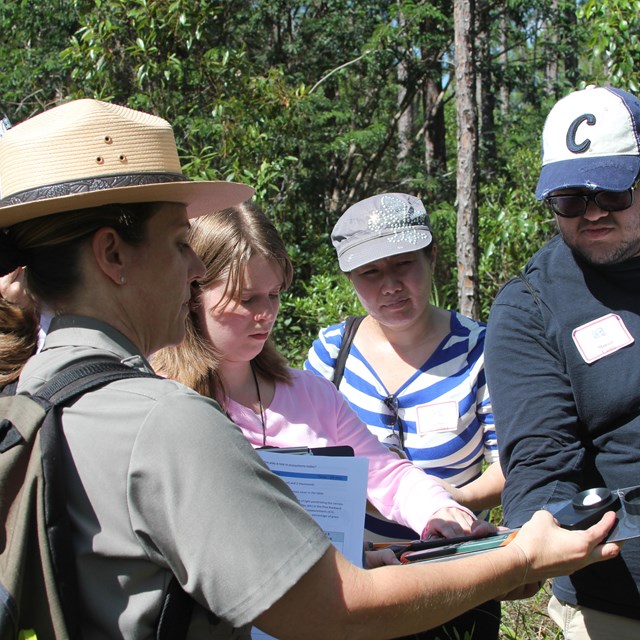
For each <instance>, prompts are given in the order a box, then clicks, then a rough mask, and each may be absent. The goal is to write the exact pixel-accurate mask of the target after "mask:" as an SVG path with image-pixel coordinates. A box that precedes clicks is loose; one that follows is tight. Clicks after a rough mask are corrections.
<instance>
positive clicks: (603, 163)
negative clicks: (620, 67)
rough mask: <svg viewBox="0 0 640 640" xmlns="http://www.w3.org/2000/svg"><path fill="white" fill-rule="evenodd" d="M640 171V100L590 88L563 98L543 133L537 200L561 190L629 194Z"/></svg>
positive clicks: (622, 92)
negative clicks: (579, 189) (587, 190)
mask: <svg viewBox="0 0 640 640" xmlns="http://www.w3.org/2000/svg"><path fill="white" fill-rule="evenodd" d="M639 172H640V100H639V99H638V98H636V96H634V95H632V94H631V93H629V92H628V91H623V90H622V89H614V88H613V87H593V86H591V87H587V88H586V89H582V90H580V91H575V92H573V93H570V94H569V95H568V96H566V97H564V98H562V99H561V100H559V101H558V102H557V103H556V105H555V106H554V107H553V109H551V111H550V112H549V115H548V116H547V119H546V122H545V125H544V129H543V132H542V170H541V172H540V177H539V179H538V186H537V188H536V198H537V199H538V200H542V199H544V198H546V197H547V196H548V195H549V194H550V193H551V192H553V191H557V190H559V189H572V188H582V189H584V188H586V189H592V190H604V191H626V190H627V189H629V188H630V187H631V186H632V185H633V183H634V182H635V180H636V178H637V176H638V173H639Z"/></svg>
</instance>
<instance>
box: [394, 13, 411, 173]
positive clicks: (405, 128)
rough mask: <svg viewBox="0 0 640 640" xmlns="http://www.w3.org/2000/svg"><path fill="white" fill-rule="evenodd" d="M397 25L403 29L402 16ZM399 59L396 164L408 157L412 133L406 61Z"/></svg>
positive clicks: (405, 52) (405, 53)
mask: <svg viewBox="0 0 640 640" xmlns="http://www.w3.org/2000/svg"><path fill="white" fill-rule="evenodd" d="M398 25H399V26H400V28H403V27H404V25H405V20H404V15H403V14H402V12H399V14H398ZM403 54H404V56H407V55H410V54H409V52H408V51H403ZM404 56H403V57H401V58H400V61H399V63H398V69H397V78H398V99H397V104H398V109H399V110H400V118H399V119H398V162H399V163H402V162H403V161H404V160H406V159H407V157H408V156H409V152H410V151H411V142H412V131H413V108H412V103H411V102H410V103H409V104H408V105H407V104H406V99H407V76H408V73H407V59H406V58H405V57H404Z"/></svg>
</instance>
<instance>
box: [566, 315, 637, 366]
mask: <svg viewBox="0 0 640 640" xmlns="http://www.w3.org/2000/svg"><path fill="white" fill-rule="evenodd" d="M572 336H573V341H574V342H575V344H576V347H578V351H579V352H580V355H581V356H582V359H583V360H584V361H585V362H586V363H587V364H590V363H592V362H595V361H596V360H600V358H604V356H608V355H609V354H610V353H613V352H614V351H618V350H619V349H622V347H626V346H627V345H629V344H633V342H634V340H633V336H632V335H631V334H630V333H629V330H628V329H627V327H625V325H624V322H623V321H622V318H621V317H620V316H619V315H618V314H616V313H609V314H607V315H606V316H602V318H597V319H596V320H592V321H591V322H587V324H583V325H582V326H580V327H576V328H575V329H574V330H573V334H572Z"/></svg>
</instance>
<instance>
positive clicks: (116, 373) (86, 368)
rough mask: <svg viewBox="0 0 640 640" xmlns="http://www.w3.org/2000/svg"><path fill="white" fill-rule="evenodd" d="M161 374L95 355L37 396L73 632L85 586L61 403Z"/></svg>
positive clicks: (48, 498) (50, 510) (50, 528)
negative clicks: (71, 514)
mask: <svg viewBox="0 0 640 640" xmlns="http://www.w3.org/2000/svg"><path fill="white" fill-rule="evenodd" d="M141 377H158V376H156V375H155V374H153V373H149V372H145V371H140V370H137V369H133V368H131V367H128V366H126V365H124V364H122V363H121V362H119V361H118V360H115V359H104V358H92V359H90V360H85V361H81V362H79V363H75V364H74V365H72V366H70V367H68V368H66V369H63V370H62V371H60V372H59V373H58V374H56V375H55V376H54V377H53V378H52V379H51V380H50V381H49V382H48V383H46V384H45V385H44V386H43V387H41V389H40V390H39V391H38V392H37V393H36V394H34V395H33V396H32V397H33V399H34V400H36V401H37V402H39V403H40V404H42V405H43V407H44V408H45V409H46V410H47V414H46V416H45V419H44V421H43V424H42V427H41V429H40V447H41V451H42V471H43V477H44V504H45V520H46V531H47V537H48V543H49V549H50V550H51V560H52V564H53V569H54V573H55V576H56V582H57V584H58V592H59V595H60V601H61V604H62V610H63V612H64V616H65V622H66V625H67V628H68V631H69V637H70V638H71V639H72V640H73V639H74V638H76V639H77V638H80V637H81V636H80V619H79V618H80V616H79V615H78V602H79V595H80V594H79V587H78V583H77V576H76V564H75V557H74V553H73V548H72V545H71V526H70V522H69V519H68V514H67V505H66V492H65V491H64V477H63V465H62V456H63V444H62V443H63V440H64V439H63V437H62V429H61V423H60V415H61V408H62V407H63V406H65V405H68V404H70V403H71V402H72V401H73V400H74V399H77V398H79V397H80V396H81V395H83V394H84V393H87V392H88V391H92V390H94V389H97V388H99V387H102V386H104V385H105V384H108V383H109V382H113V381H115V380H122V379H127V378H141Z"/></svg>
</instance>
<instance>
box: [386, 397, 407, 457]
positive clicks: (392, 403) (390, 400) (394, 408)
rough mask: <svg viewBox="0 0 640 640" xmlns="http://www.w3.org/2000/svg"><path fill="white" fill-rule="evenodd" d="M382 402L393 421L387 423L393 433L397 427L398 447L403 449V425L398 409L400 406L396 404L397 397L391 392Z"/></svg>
mask: <svg viewBox="0 0 640 640" xmlns="http://www.w3.org/2000/svg"><path fill="white" fill-rule="evenodd" d="M382 402H384V404H385V406H386V407H387V409H389V410H390V411H391V412H392V413H393V422H392V423H391V424H390V425H389V426H390V427H391V428H392V429H393V433H395V432H396V428H397V429H398V437H399V439H400V447H401V448H402V449H404V427H403V425H402V420H401V419H400V415H399V414H398V411H399V409H400V406H399V404H398V397H397V396H396V395H394V394H393V393H391V394H389V395H388V396H387V397H386V398H385V399H384V400H383V401H382Z"/></svg>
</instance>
